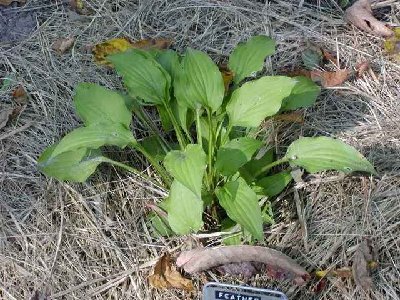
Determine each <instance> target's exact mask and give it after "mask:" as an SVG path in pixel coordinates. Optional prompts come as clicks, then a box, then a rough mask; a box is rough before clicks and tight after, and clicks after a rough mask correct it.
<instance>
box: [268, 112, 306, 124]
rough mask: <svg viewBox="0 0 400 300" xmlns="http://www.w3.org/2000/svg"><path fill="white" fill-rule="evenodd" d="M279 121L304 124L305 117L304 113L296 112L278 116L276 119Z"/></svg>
mask: <svg viewBox="0 0 400 300" xmlns="http://www.w3.org/2000/svg"><path fill="white" fill-rule="evenodd" d="M274 119H275V120H277V121H284V122H292V123H299V124H303V123H304V116H303V113H302V112H299V111H294V112H290V113H286V114H281V115H277V116H275V117H274Z"/></svg>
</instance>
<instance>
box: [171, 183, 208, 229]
mask: <svg viewBox="0 0 400 300" xmlns="http://www.w3.org/2000/svg"><path fill="white" fill-rule="evenodd" d="M167 211H168V223H169V226H171V228H172V230H173V231H174V232H176V233H178V234H188V233H190V232H196V231H198V230H199V229H200V228H201V227H202V226H203V221H202V215H203V201H201V198H200V197H199V196H197V195H196V194H194V193H193V192H192V191H191V190H189V189H188V188H186V187H185V186H184V185H183V184H181V183H180V182H179V181H177V180H174V182H173V183H172V185H171V189H170V192H169V197H168V208H167Z"/></svg>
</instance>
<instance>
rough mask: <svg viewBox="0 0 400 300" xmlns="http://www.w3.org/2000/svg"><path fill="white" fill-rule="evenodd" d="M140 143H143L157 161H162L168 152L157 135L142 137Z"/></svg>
mask: <svg viewBox="0 0 400 300" xmlns="http://www.w3.org/2000/svg"><path fill="white" fill-rule="evenodd" d="M140 145H142V147H143V148H144V149H145V150H146V152H147V153H148V154H149V155H150V156H151V157H153V158H154V159H155V160H157V161H162V160H163V159H164V158H165V155H166V154H167V153H166V151H165V150H164V148H163V146H162V145H161V143H160V140H159V139H158V138H157V137H156V136H155V135H151V136H149V137H146V138H144V139H142V140H141V141H140Z"/></svg>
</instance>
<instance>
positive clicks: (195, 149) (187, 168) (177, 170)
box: [164, 144, 206, 196]
mask: <svg viewBox="0 0 400 300" xmlns="http://www.w3.org/2000/svg"><path fill="white" fill-rule="evenodd" d="M164 165H165V168H166V169H167V171H168V172H169V173H170V174H171V175H172V176H173V177H174V178H175V179H176V180H178V181H179V182H180V183H182V184H183V185H184V186H185V187H187V188H188V189H189V190H191V191H192V192H193V193H195V195H197V196H200V195H201V185H202V180H203V175H204V172H205V169H206V154H205V153H204V151H203V149H202V148H201V146H200V145H194V144H189V145H187V146H186V148H185V150H184V151H182V150H180V151H178V150H173V151H170V152H169V153H168V154H167V155H166V157H165V159H164Z"/></svg>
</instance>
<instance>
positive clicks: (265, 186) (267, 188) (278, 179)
mask: <svg viewBox="0 0 400 300" xmlns="http://www.w3.org/2000/svg"><path fill="white" fill-rule="evenodd" d="M291 181H292V176H291V175H290V172H289V171H284V172H280V173H277V174H274V175H271V176H267V177H264V178H261V179H260V180H258V181H257V182H256V186H259V187H261V188H262V191H263V192H262V193H263V195H266V196H268V197H273V196H276V195H278V194H280V193H281V192H282V191H283V190H284V189H285V187H286V186H287V185H288V184H289V182H291Z"/></svg>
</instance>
